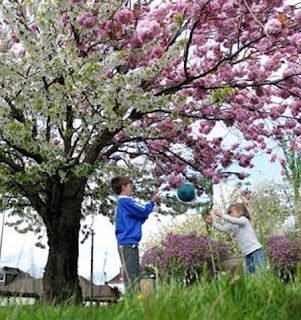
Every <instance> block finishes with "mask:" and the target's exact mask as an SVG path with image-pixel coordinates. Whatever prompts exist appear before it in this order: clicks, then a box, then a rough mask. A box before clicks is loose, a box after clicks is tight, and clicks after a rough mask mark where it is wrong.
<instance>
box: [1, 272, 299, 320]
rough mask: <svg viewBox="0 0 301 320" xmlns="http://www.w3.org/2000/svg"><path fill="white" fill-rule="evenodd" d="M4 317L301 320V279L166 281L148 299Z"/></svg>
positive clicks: (25, 309) (12, 312) (5, 311)
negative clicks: (287, 281) (293, 280)
mask: <svg viewBox="0 0 301 320" xmlns="http://www.w3.org/2000/svg"><path fill="white" fill-rule="evenodd" d="M0 319H1V320H4V319H5V320H6V319H7V320H40V319H47V320H61V319H62V320H69V319H70V320H90V319H91V320H92V319H93V320H94V319H95V320H96V319H103V320H113V319H120V320H142V319H146V320H174V319H176V320H186V319H187V320H190V319H191V320H192V319H193V320H194V319H195V320H203V319H206V320H210V319H223V320H227V319H229V320H236V319H243V320H246V319H250V320H251V319H260V320H262V319H271V320H272V319H273V320H274V319H279V320H280V319H281V320H284V319H289V320H294V319H301V281H300V279H296V281H295V282H291V283H289V284H283V283H281V282H280V281H279V280H278V279H276V278H275V277H274V276H273V275H268V274H267V275H264V276H256V277H255V276H254V277H246V276H244V275H242V276H235V277H231V276H230V275H224V276H221V277H220V278H219V279H217V280H212V281H207V280H203V281H200V282H198V283H196V284H195V285H193V286H189V287H188V286H182V285H179V284H178V283H176V282H174V283H171V284H167V283H166V284H162V285H161V287H160V288H159V289H158V291H157V292H156V294H154V295H151V296H149V297H148V298H147V299H144V300H134V299H133V300H130V299H124V300H123V301H120V302H119V303H118V304H116V305H112V306H103V307H79V306H68V307H63V306H60V307H52V306H42V305H35V306H11V307H2V308H0Z"/></svg>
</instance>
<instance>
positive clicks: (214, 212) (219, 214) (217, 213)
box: [211, 209, 223, 218]
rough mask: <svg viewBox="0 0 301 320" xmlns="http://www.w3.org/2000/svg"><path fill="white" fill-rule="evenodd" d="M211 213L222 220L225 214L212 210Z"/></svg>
mask: <svg viewBox="0 0 301 320" xmlns="http://www.w3.org/2000/svg"><path fill="white" fill-rule="evenodd" d="M211 212H212V213H213V214H215V215H216V216H218V217H220V218H221V217H222V216H223V214H222V213H221V212H220V211H218V210H216V209H212V210H211Z"/></svg>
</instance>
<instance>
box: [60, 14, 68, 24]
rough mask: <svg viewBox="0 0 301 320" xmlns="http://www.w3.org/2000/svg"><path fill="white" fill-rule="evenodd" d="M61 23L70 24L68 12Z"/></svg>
mask: <svg viewBox="0 0 301 320" xmlns="http://www.w3.org/2000/svg"><path fill="white" fill-rule="evenodd" d="M61 21H62V23H63V24H64V25H66V24H68V23H69V17H68V14H67V13H66V12H64V13H63V15H62V17H61Z"/></svg>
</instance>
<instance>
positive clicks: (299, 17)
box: [295, 10, 301, 24]
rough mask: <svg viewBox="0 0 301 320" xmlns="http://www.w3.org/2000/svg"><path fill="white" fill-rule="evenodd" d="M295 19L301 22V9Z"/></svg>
mask: <svg viewBox="0 0 301 320" xmlns="http://www.w3.org/2000/svg"><path fill="white" fill-rule="evenodd" d="M295 21H296V23H298V24H301V10H299V11H298V12H297V13H296V15H295Z"/></svg>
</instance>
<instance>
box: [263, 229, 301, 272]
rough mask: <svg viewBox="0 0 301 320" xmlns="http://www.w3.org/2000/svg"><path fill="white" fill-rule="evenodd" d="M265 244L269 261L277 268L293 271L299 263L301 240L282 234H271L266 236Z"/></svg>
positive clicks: (300, 259)
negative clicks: (291, 238) (294, 239)
mask: <svg viewBox="0 0 301 320" xmlns="http://www.w3.org/2000/svg"><path fill="white" fill-rule="evenodd" d="M267 245H268V248H267V251H268V255H269V257H270V261H271V263H272V265H273V266H274V267H276V268H277V269H278V270H289V271H294V270H295V269H296V267H297V264H298V263H301V242H298V241H293V240H290V239H288V238H287V237H285V236H283V235H273V236H270V237H269V238H268V242H267Z"/></svg>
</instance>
